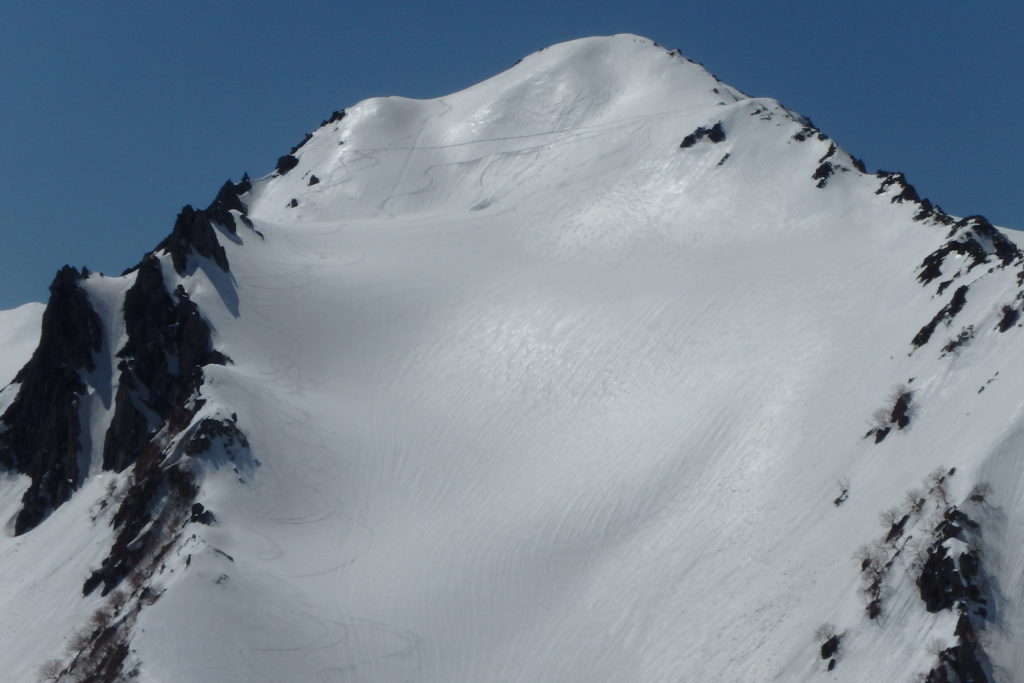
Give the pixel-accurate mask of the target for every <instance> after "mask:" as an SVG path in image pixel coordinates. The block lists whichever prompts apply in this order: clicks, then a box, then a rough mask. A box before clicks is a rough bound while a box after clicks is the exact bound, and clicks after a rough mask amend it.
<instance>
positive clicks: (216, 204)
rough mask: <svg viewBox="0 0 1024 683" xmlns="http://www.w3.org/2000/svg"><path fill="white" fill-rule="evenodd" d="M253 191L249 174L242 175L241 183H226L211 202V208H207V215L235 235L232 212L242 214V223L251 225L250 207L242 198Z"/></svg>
mask: <svg viewBox="0 0 1024 683" xmlns="http://www.w3.org/2000/svg"><path fill="white" fill-rule="evenodd" d="M251 189H252V183H251V182H250V180H249V174H248V173H245V174H243V175H242V180H241V182H238V183H233V182H231V180H227V181H225V183H224V184H223V185H222V186H221V188H220V190H219V191H218V192H217V196H216V197H214V198H213V201H212V202H210V206H208V207H207V208H206V214H207V216H209V217H210V219H212V220H213V221H215V222H217V223H219V224H220V225H222V226H224V228H225V229H227V231H228V232H230V233H231V234H235V230H236V226H235V218H234V216H232V215H231V211H232V210H235V211H237V212H239V213H240V214H242V216H241V218H242V222H244V223H246V224H247V225H250V223H249V222H248V221H249V219H248V217H247V214H248V213H249V207H247V206H246V205H245V204H244V203H243V202H242V200H241V199H240V197H241V196H242V195H243V194H245V193H246V192H248V191H249V190H251Z"/></svg>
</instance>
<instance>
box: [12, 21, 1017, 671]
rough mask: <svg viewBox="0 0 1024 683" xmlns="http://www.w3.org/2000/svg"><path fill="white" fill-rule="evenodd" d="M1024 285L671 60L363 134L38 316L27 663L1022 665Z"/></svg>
mask: <svg viewBox="0 0 1024 683" xmlns="http://www.w3.org/2000/svg"><path fill="white" fill-rule="evenodd" d="M1022 261H1024V257H1022V254H1021V252H1020V250H1019V249H1018V247H1017V245H1016V243H1015V242H1014V240H1012V239H1011V238H1010V237H1008V236H1007V234H1006V233H1005V232H1004V231H1003V230H1001V229H999V228H996V227H994V226H992V225H991V224H990V223H989V222H988V221H986V220H985V219H984V218H983V217H981V216H971V217H966V218H961V217H956V216H950V215H948V214H946V213H945V212H943V211H942V209H941V208H939V207H938V206H937V205H935V204H933V203H932V202H930V201H928V200H927V199H924V198H922V197H921V196H919V194H918V193H917V192H916V190H915V189H914V188H913V187H912V186H911V185H910V184H909V183H908V182H907V181H906V179H905V178H904V177H903V176H902V175H901V174H899V173H890V172H883V171H880V172H877V173H869V172H867V170H866V169H865V167H864V165H863V164H862V163H861V162H860V161H859V160H857V159H856V158H855V157H853V156H851V155H850V154H848V153H847V152H845V151H844V150H843V149H842V148H840V147H839V146H838V144H837V143H836V142H835V141H834V140H832V139H831V138H829V137H828V135H827V134H826V133H824V132H822V131H820V130H818V129H817V128H816V127H815V126H814V125H813V124H812V123H811V121H810V120H809V119H807V118H805V117H803V116H801V115H799V114H796V113H794V112H791V111H789V110H787V109H786V108H784V107H783V106H781V105H780V104H779V103H778V102H776V101H775V100H771V99H765V98H751V97H748V96H746V95H744V94H743V93H741V92H739V91H737V90H735V89H734V88H731V87H729V86H728V85H725V84H723V83H721V82H720V81H718V80H717V79H716V78H715V77H714V76H712V75H710V74H709V73H708V72H707V71H705V70H704V69H703V68H702V67H700V66H699V65H697V64H695V63H693V62H691V61H689V60H687V59H686V58H684V57H683V56H681V55H680V54H679V53H678V52H677V51H674V50H666V49H664V48H661V47H659V46H658V45H657V44H655V43H653V42H651V41H650V40H647V39H644V38H640V37H637V36H632V35H617V36H611V37H603V38H586V39H582V40H576V41H571V42H568V43H562V44H559V45H554V46H552V47H550V48H547V49H544V50H541V51H540V52H537V53H535V54H532V55H530V56H528V57H526V58H524V59H523V60H521V61H520V62H519V63H517V64H516V65H515V66H513V67H512V68H511V69H509V70H507V71H505V72H503V73H501V74H499V75H497V76H495V77H493V78H491V79H489V80H487V81H484V82H482V83H480V84H478V85H475V86H473V87H470V88H468V89H466V90H463V91H461V92H457V93H454V94H451V95H448V96H445V97H440V98H437V99H433V100H411V99H405V98H400V97H387V98H375V99H371V100H366V101H364V102H361V103H359V104H356V105H355V106H353V107H350V108H348V109H345V110H341V111H338V112H335V113H333V114H332V115H330V116H329V117H328V118H327V119H326V120H325V121H324V122H323V124H322V125H321V126H320V127H319V128H318V129H317V130H315V131H314V132H312V133H311V134H309V135H307V136H306V138H305V139H304V140H303V141H302V142H301V143H300V144H298V145H297V146H296V147H294V148H293V149H292V150H290V152H289V153H288V154H286V155H284V156H282V157H281V158H280V159H278V160H277V163H276V165H275V169H274V170H273V171H272V172H271V173H269V174H268V175H266V176H264V177H262V178H259V179H255V180H254V179H250V178H249V177H248V176H245V177H243V179H242V180H241V181H239V182H238V183H234V182H231V181H229V182H227V183H226V184H225V185H224V186H223V187H222V188H221V189H220V191H219V192H218V193H217V194H216V196H215V198H214V201H213V202H212V203H211V204H210V205H209V206H208V207H207V208H205V209H197V208H193V207H191V206H188V207H185V208H184V209H183V210H182V212H181V213H180V214H179V216H178V217H177V220H176V221H175V223H174V226H173V229H172V231H171V233H170V234H169V236H168V237H167V238H166V239H165V240H164V241H163V242H161V244H160V245H158V246H157V247H156V249H154V250H153V251H152V252H150V253H149V254H146V255H145V256H144V257H143V258H142V260H141V261H140V262H139V263H138V264H137V265H136V266H135V267H133V268H130V269H129V270H127V271H126V272H125V273H124V274H122V275H120V276H117V277H109V276H105V275H102V274H98V273H92V272H89V271H88V270H85V269H82V270H77V269H74V268H70V267H65V268H64V269H62V270H61V271H60V272H59V273H58V274H57V277H56V279H55V280H54V284H53V285H52V287H51V298H50V301H49V304H48V305H47V307H46V309H45V311H42V312H41V311H39V310H38V309H37V308H32V307H27V308H26V307H23V308H20V309H16V310H15V311H10V312H4V313H0V339H4V340H5V344H6V345H5V349H6V350H9V357H8V358H7V359H6V360H5V361H4V363H5V365H4V368H8V370H7V372H8V375H10V376H9V377H7V376H5V377H4V378H3V381H8V380H11V382H10V384H9V385H7V387H6V388H5V389H3V390H2V391H0V465H2V467H3V468H4V470H5V472H6V474H5V475H4V476H3V477H2V478H0V505H2V506H3V515H4V517H3V519H4V520H5V521H6V522H7V530H8V533H7V535H6V537H4V538H0V577H2V579H3V585H4V586H5V590H4V591H2V592H0V614H2V615H3V616H2V617H0V624H2V625H3V627H4V633H5V642H6V643H7V647H5V648H4V652H3V653H0V666H2V668H3V670H4V671H5V672H7V674H5V675H8V676H9V677H10V680H17V681H31V680H36V679H39V678H42V679H43V680H60V681H122V680H126V681H127V680H138V681H154V682H155V681H195V682H209V683H236V682H237V683H249V682H251V681H362V682H370V681H372V682H375V683H392V682H396V683H397V682H399V681H417V682H421V683H457V682H463V683H480V682H490V681H495V682H497V681H502V682H509V683H511V682H522V683H527V682H529V683H534V682H536V681H552V682H554V681H558V682H559V683H564V682H569V681H579V682H581V683H582V682H588V683H589V682H592V681H645V682H647V681H650V682H655V681H659V682H660V681H679V680H693V681H766V680H778V681H812V680H819V679H820V680H841V681H868V680H878V681H889V680H892V681H900V680H909V679H911V678H912V677H914V676H920V677H922V679H923V680H928V681H935V682H940V681H996V680H1002V679H1007V680H1016V679H1019V678H1024V653H1022V652H1021V650H1020V649H1019V648H1018V647H1017V644H1018V641H1019V637H1020V633H1021V631H1020V629H1021V622H1022V620H1024V609H1022V606H1021V605H1022V602H1021V600H1022V595H1021V593H1022V590H1024V588H1022V586H1024V577H1022V575H1021V573H1022V571H1024V570H1022V567H1024V562H1022V561H1021V559H1020V557H1019V555H1020V553H1021V548H1024V507H1022V505H1024V504H1022V502H1021V500H1020V496H1019V495H1018V491H1019V490H1021V488H1022V485H1021V481H1020V480H1021V478H1022V476H1024V458H1021V457H1020V453H1019V451H1020V450H1021V448H1022V446H1021V444H1022V443H1024V442H1022V436H1021V430H1022V428H1024V422H1022V421H1021V418H1020V401H1019V399H1018V398H1017V393H1018V392H1017V389H1016V387H1017V386H1019V385H1020V384H1021V383H1022V382H1024V363H1022V360H1024V359H1022V358H1021V355H1022V353H1024V346H1022V345H1021V343H1020V341H1021V338H1020V334H1021V330H1020V326H1021V323H1020V312H1021V309H1022V305H1024V293H1022V292H1024V289H1022V287H1024V284H1022V283H1024V264H1022ZM33 349H34V350H33ZM19 368H20V369H19ZM880 520H881V524H880Z"/></svg>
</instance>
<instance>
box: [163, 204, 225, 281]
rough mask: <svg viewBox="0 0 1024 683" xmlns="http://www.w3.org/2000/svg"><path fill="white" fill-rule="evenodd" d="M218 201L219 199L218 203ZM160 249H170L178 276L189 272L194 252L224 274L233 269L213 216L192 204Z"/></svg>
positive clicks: (175, 222)
mask: <svg viewBox="0 0 1024 683" xmlns="http://www.w3.org/2000/svg"><path fill="white" fill-rule="evenodd" d="M218 196H220V195H218ZM216 201H217V200H216V199H215V200H214V202H215V203H216ZM225 213H226V212H225ZM228 215H230V214H228ZM225 227H226V226H225ZM231 227H232V229H233V228H234V221H231ZM156 248H157V249H158V250H159V249H165V250H167V252H168V253H169V254H170V255H171V260H172V262H173V263H174V270H176V271H177V272H178V275H185V274H186V273H187V272H188V266H189V261H190V260H191V256H192V254H193V252H194V253H196V254H199V255H200V256H205V257H206V258H208V259H210V260H212V261H213V262H214V263H216V264H217V265H218V266H220V269H221V270H223V271H224V272H228V270H229V267H228V257H227V254H225V253H224V247H223V246H221V243H220V242H219V241H218V240H217V229H216V228H214V227H213V222H212V221H211V214H210V213H209V212H207V211H202V210H196V209H193V208H192V207H191V206H188V205H186V206H185V207H184V208H183V209H182V210H181V213H179V214H178V218H177V219H176V220H175V221H174V228H173V229H172V230H171V234H170V235H168V236H167V237H166V238H165V239H164V240H163V241H162V242H161V243H160V244H158V245H157V247H156Z"/></svg>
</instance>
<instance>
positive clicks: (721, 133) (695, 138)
mask: <svg viewBox="0 0 1024 683" xmlns="http://www.w3.org/2000/svg"><path fill="white" fill-rule="evenodd" d="M705 138H707V139H708V141H709V142H712V143H715V144H717V143H719V142H722V141H723V140H725V128H723V127H722V122H721V121H719V122H718V123H716V124H715V125H713V126H711V128H705V127H704V126H698V127H697V129H696V130H694V131H693V132H692V133H690V134H689V135H687V136H686V137H685V138H683V141H682V142H681V143H680V144H679V147H680V148H682V149H687V148H689V147H693V146H694V145H695V144H697V143H698V142H700V141H701V140H703V139H705Z"/></svg>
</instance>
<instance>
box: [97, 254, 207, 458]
mask: <svg viewBox="0 0 1024 683" xmlns="http://www.w3.org/2000/svg"><path fill="white" fill-rule="evenodd" d="M124 319H125V331H126V332H127V336H128V341H127V342H126V343H125V345H124V347H123V348H121V349H120V350H119V351H118V352H117V356H118V358H121V359H122V360H121V362H120V363H119V364H118V368H119V369H120V371H121V381H120V384H119V385H118V388H117V396H116V398H115V400H114V403H115V410H114V417H113V418H112V420H111V422H110V427H109V428H108V430H107V435H106V439H105V442H104V444H103V467H104V468H105V469H110V470H115V471H121V470H123V469H124V468H125V467H126V466H128V465H129V464H131V463H132V462H134V461H135V459H136V457H137V456H138V454H139V453H140V452H141V451H142V449H143V448H144V447H145V446H146V444H147V443H148V442H149V440H150V438H151V434H152V433H153V431H154V430H156V429H159V428H160V427H162V426H163V425H164V424H167V423H169V422H170V423H171V424H170V427H171V429H172V430H175V431H176V429H181V427H183V426H184V424H185V423H187V420H185V421H184V423H183V422H182V421H181V420H182V418H179V419H178V420H175V417H176V416H177V415H176V413H177V412H179V411H180V410H181V409H182V407H183V406H184V405H185V403H186V402H187V401H188V399H189V398H190V397H191V396H193V395H194V394H195V393H196V391H197V390H198V389H199V386H200V384H202V380H203V372H202V367H203V366H204V365H208V364H211V363H215V364H220V365H222V364H224V363H225V361H226V358H225V357H224V355H223V354H221V353H219V352H217V351H214V350H213V344H212V342H211V339H210V328H209V326H208V325H207V324H206V321H205V320H203V317H202V316H201V315H200V314H199V310H198V308H197V307H196V305H195V304H194V303H193V302H192V301H191V300H190V299H189V298H188V295H187V294H186V293H185V290H184V289H183V288H182V287H180V286H179V287H178V289H177V290H176V291H175V293H174V296H173V298H172V297H171V295H169V294H168V293H167V288H166V286H165V284H164V279H163V272H162V269H161V266H160V261H159V259H157V258H156V257H155V256H154V255H152V254H149V255H147V256H146V257H145V258H144V259H143V260H142V263H141V264H140V265H139V269H138V275H137V276H136V280H135V284H134V285H132V287H131V289H129V290H128V292H127V294H126V295H125V300H124ZM174 423H177V424H174Z"/></svg>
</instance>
